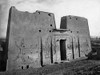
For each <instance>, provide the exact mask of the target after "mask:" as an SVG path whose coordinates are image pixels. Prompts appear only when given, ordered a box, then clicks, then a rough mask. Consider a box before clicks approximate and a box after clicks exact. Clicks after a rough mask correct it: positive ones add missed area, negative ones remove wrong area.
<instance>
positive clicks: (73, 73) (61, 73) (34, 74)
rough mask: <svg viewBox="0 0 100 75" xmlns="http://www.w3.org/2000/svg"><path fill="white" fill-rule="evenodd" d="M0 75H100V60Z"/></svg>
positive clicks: (67, 63)
mask: <svg viewBox="0 0 100 75" xmlns="http://www.w3.org/2000/svg"><path fill="white" fill-rule="evenodd" d="M0 75H100V60H80V61H79V60H77V61H71V62H70V63H69V62H64V63H60V64H55V65H48V66H45V67H41V68H37V69H33V68H29V69H26V70H16V71H8V72H3V73H0Z"/></svg>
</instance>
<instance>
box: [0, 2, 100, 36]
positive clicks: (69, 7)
mask: <svg viewBox="0 0 100 75" xmlns="http://www.w3.org/2000/svg"><path fill="white" fill-rule="evenodd" d="M1 1H2V2H1V3H0V6H4V7H5V8H6V9H7V10H6V9H5V10H3V9H4V7H0V10H1V11H0V17H1V18H0V19H1V21H0V24H1V28H0V31H2V33H1V35H2V36H5V35H6V26H7V16H8V12H7V11H8V8H9V7H10V6H12V5H13V6H16V8H17V9H18V10H20V11H29V12H32V13H33V12H35V11H36V10H41V11H46V12H51V13H54V14H55V20H56V27H57V28H59V27H60V19H61V17H62V16H65V15H75V16H81V17H86V18H87V19H88V24H89V29H90V34H91V36H100V21H99V20H100V0H9V1H7V0H1Z"/></svg>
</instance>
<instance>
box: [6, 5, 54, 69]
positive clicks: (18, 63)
mask: <svg viewBox="0 0 100 75" xmlns="http://www.w3.org/2000/svg"><path fill="white" fill-rule="evenodd" d="M54 21H55V20H54V15H53V14H52V13H47V12H42V11H36V12H35V13H28V12H20V11H18V10H16V8H14V7H12V8H11V9H10V14H9V22H8V32H7V38H8V66H7V69H8V70H12V69H24V68H29V67H40V66H42V65H46V64H50V63H51V58H50V49H51V43H50V42H51V33H52V29H55V22H54Z"/></svg>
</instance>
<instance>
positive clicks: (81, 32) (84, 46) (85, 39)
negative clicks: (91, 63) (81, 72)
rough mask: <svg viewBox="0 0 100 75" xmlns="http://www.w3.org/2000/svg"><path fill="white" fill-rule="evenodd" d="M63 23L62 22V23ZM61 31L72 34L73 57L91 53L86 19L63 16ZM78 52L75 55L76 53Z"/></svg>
mask: <svg viewBox="0 0 100 75" xmlns="http://www.w3.org/2000/svg"><path fill="white" fill-rule="evenodd" d="M63 21H64V22H63ZM60 28H61V29H68V30H70V31H71V32H72V36H73V43H74V46H75V45H76V46H75V47H76V48H75V47H74V53H75V54H74V56H75V58H77V56H76V55H79V57H83V56H85V55H86V54H88V53H89V52H90V51H91V44H90V34H89V27H88V21H87V19H86V18H83V17H77V16H71V15H70V16H64V17H62V18H61V26H60ZM76 39H77V40H76ZM77 49H78V50H79V52H78V53H77V51H78V50H77Z"/></svg>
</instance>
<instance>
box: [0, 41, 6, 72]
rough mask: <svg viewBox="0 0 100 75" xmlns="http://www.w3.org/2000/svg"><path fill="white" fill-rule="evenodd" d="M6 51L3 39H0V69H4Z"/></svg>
mask: <svg viewBox="0 0 100 75" xmlns="http://www.w3.org/2000/svg"><path fill="white" fill-rule="evenodd" d="M6 63H7V52H6V42H5V39H0V71H6Z"/></svg>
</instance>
